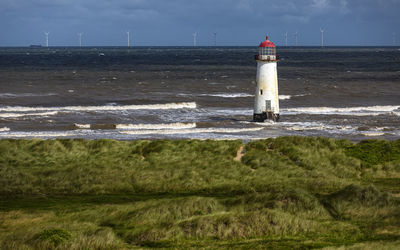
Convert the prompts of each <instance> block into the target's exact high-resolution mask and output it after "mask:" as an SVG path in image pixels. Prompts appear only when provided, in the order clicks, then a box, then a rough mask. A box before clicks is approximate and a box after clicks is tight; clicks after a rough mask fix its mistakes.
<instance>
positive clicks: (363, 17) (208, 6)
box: [0, 0, 400, 46]
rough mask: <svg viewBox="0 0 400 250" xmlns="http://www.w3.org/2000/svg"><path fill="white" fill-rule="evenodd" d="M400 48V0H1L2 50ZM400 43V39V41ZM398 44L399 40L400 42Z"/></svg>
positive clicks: (0, 39) (0, 27)
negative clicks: (264, 44) (266, 45)
mask: <svg viewBox="0 0 400 250" xmlns="http://www.w3.org/2000/svg"><path fill="white" fill-rule="evenodd" d="M320 28H323V30H324V42H325V45H327V46H346V45H349V46H391V45H393V42H394V43H395V45H396V46H400V0H0V31H1V33H0V46H29V45H31V44H41V45H45V35H44V32H45V31H46V32H50V34H49V45H50V46H76V45H78V44H79V43H78V41H79V39H78V33H83V36H82V44H83V45H84V46H85V45H86V46H125V45H126V44H127V34H126V32H127V31H130V34H131V44H132V43H133V46H135V45H136V46H191V45H193V33H195V32H197V34H198V35H197V45H199V46H210V45H213V44H214V34H213V33H214V32H216V33H217V44H218V45H221V46H222V45H224V46H253V45H254V46H257V45H258V44H259V43H260V42H261V41H263V40H265V36H266V35H267V34H268V35H269V36H270V39H271V40H272V41H273V42H274V43H275V44H277V45H285V35H284V34H285V33H286V32H287V33H288V45H294V44H295V35H294V34H295V32H298V44H299V45H302V46H315V45H320V44H321V32H320ZM394 38H395V39H394ZM394 40H395V41H394Z"/></svg>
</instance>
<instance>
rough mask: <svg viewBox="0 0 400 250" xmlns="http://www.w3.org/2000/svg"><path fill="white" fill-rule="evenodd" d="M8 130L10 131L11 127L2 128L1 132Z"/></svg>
mask: <svg viewBox="0 0 400 250" xmlns="http://www.w3.org/2000/svg"><path fill="white" fill-rule="evenodd" d="M6 131H10V129H9V128H7V127H4V128H0V132H6Z"/></svg>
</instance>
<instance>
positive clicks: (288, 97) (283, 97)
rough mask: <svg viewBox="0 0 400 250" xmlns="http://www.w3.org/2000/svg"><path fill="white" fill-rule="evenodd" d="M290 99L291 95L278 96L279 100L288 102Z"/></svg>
mask: <svg viewBox="0 0 400 250" xmlns="http://www.w3.org/2000/svg"><path fill="white" fill-rule="evenodd" d="M290 98H292V96H291V95H279V100H289V99H290Z"/></svg>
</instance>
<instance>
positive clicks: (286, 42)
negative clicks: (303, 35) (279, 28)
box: [285, 31, 287, 47]
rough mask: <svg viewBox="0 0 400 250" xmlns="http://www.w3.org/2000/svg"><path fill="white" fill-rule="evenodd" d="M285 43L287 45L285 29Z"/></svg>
mask: <svg viewBox="0 0 400 250" xmlns="http://www.w3.org/2000/svg"><path fill="white" fill-rule="evenodd" d="M285 45H286V47H287V31H286V33H285Z"/></svg>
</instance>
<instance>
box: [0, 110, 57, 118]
mask: <svg viewBox="0 0 400 250" xmlns="http://www.w3.org/2000/svg"><path fill="white" fill-rule="evenodd" d="M57 114H58V111H50V112H40V113H0V117H1V118H18V117H25V116H50V115H57Z"/></svg>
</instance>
